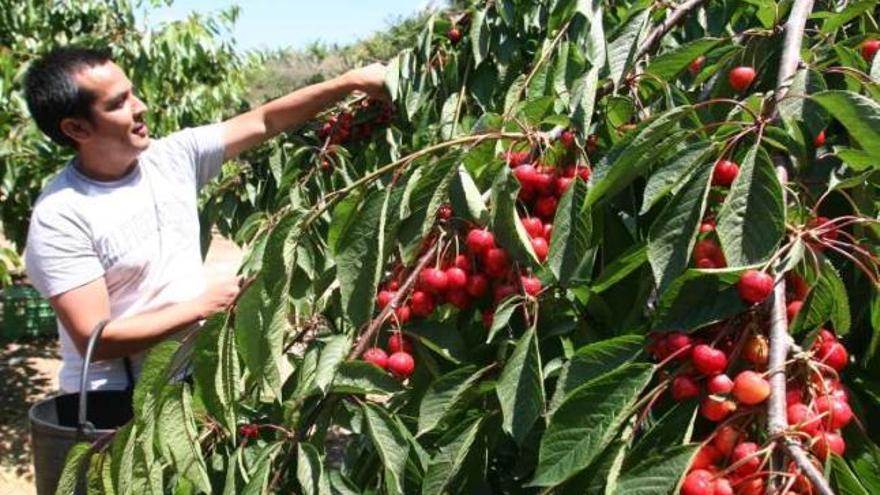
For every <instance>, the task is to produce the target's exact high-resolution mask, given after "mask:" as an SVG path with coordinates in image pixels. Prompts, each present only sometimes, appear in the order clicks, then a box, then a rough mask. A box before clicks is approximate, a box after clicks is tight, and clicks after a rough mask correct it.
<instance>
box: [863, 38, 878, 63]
mask: <svg viewBox="0 0 880 495" xmlns="http://www.w3.org/2000/svg"><path fill="white" fill-rule="evenodd" d="M878 48H880V40H868V41H866V42H864V43H862V58H863V59H865V61H866V62H871V61H872V60H874V55H875V54H876V53H877V49H878Z"/></svg>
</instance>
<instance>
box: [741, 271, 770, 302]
mask: <svg viewBox="0 0 880 495" xmlns="http://www.w3.org/2000/svg"><path fill="white" fill-rule="evenodd" d="M737 289H738V290H739V295H740V297H742V298H743V300H744V301H746V302H747V303H749V304H757V303H760V302H763V301H764V300H765V299H767V296H769V295H770V293H771V292H773V277H771V276H770V275H768V274H766V273H764V272H759V271H757V270H746V271H745V272H743V274H742V275H741V276H740V277H739V283H738V284H737Z"/></svg>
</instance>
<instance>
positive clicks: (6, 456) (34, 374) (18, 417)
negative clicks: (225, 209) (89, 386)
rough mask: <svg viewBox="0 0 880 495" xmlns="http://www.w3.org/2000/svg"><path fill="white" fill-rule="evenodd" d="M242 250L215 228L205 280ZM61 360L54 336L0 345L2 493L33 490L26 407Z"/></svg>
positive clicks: (234, 262)
mask: <svg viewBox="0 0 880 495" xmlns="http://www.w3.org/2000/svg"><path fill="white" fill-rule="evenodd" d="M242 255H243V253H242V251H241V250H240V249H239V248H238V246H236V245H235V244H234V243H232V242H231V241H229V240H227V239H224V238H222V237H220V236H219V235H217V234H216V233H215V235H214V238H213V240H212V241H211V248H210V250H209V251H208V256H207V258H206V259H205V269H206V272H207V277H208V280H211V279H212V278H216V277H221V276H224V275H234V274H235V272H236V271H237V270H238V267H239V264H240V262H241V258H242ZM0 328H2V324H0ZM60 365H61V361H60V356H59V355H58V341H57V339H41V340H35V341H30V342H21V343H8V344H3V346H2V347H0V383H2V389H0V390H2V392H0V495H31V494H33V493H35V491H36V490H35V487H34V473H33V467H32V465H31V450H30V444H29V434H28V423H27V412H28V408H29V407H30V405H31V404H33V403H34V402H36V401H38V400H41V399H43V398H45V397H47V396H49V395H51V394H52V393H53V392H54V391H56V390H58V368H59V367H60Z"/></svg>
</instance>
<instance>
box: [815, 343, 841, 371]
mask: <svg viewBox="0 0 880 495" xmlns="http://www.w3.org/2000/svg"><path fill="white" fill-rule="evenodd" d="M816 358H817V359H818V360H819V361H820V362H822V363H824V364H826V365H828V366H830V367H832V368H834V370H835V371H840V370H842V369H843V368H844V367H845V366H846V363H847V361H848V360H849V354H848V353H847V352H846V347H844V346H843V344H841V343H840V342H823V343H822V345H820V346H819V350H818V352H816Z"/></svg>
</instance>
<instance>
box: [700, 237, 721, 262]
mask: <svg viewBox="0 0 880 495" xmlns="http://www.w3.org/2000/svg"><path fill="white" fill-rule="evenodd" d="M720 252H721V247H720V246H719V245H718V243H717V242H715V241H713V240H712V239H703V240H702V241H697V243H696V244H694V258H695V259H697V260H699V259H708V260H713V259H715V257H716V256H718V253H720Z"/></svg>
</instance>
